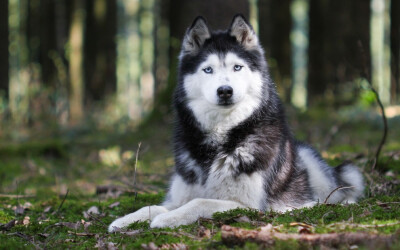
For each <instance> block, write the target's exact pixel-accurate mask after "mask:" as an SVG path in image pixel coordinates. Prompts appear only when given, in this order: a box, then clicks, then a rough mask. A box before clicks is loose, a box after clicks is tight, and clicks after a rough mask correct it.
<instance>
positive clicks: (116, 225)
mask: <svg viewBox="0 0 400 250" xmlns="http://www.w3.org/2000/svg"><path fill="white" fill-rule="evenodd" d="M131 223H132V221H131V220H127V219H126V218H125V217H122V218H119V219H116V220H115V221H113V222H112V223H111V224H110V226H108V232H109V233H113V232H117V231H119V230H120V229H122V228H125V227H127V226H129V224H131Z"/></svg>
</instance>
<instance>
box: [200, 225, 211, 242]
mask: <svg viewBox="0 0 400 250" xmlns="http://www.w3.org/2000/svg"><path fill="white" fill-rule="evenodd" d="M197 236H198V237H200V238H207V239H209V238H211V231H210V229H208V228H205V227H203V226H200V227H199V229H198V232H197Z"/></svg>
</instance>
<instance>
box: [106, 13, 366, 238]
mask: <svg viewBox="0 0 400 250" xmlns="http://www.w3.org/2000/svg"><path fill="white" fill-rule="evenodd" d="M179 59H180V64H179V79H178V85H177V87H176V90H175V96H174V107H175V111H176V126H175V137H174V149H175V163H176V166H175V173H174V175H173V177H172V180H171V185H170V189H169V191H168V194H167V197H166V199H165V201H164V203H163V204H162V205H160V206H150V207H144V208H142V209H139V210H138V211H136V212H135V213H131V214H128V215H126V216H124V217H122V218H119V219H117V220H115V221H114V222H113V223H112V224H111V225H110V227H109V231H110V232H112V231H114V230H115V229H116V228H123V227H126V226H128V225H129V224H131V223H133V222H135V221H145V220H150V221H151V224H150V226H151V227H153V228H154V227H171V226H179V225H185V224H190V223H193V222H195V221H196V220H197V219H198V218H200V217H205V218H210V217H211V216H212V214H213V213H215V212H221V211H226V210H229V209H233V208H238V207H248V208H255V209H259V210H262V211H266V210H276V211H286V210H289V209H293V208H301V207H306V206H312V205H314V204H316V203H318V202H323V201H324V200H325V199H326V198H327V196H328V195H329V194H330V193H331V192H332V191H333V190H334V189H335V188H337V187H339V186H347V187H351V188H348V189H340V190H337V191H336V192H334V193H333V194H332V195H331V197H330V198H329V202H331V203H339V202H341V203H347V202H348V203H353V202H356V201H357V199H358V198H359V197H361V196H362V193H363V189H364V187H363V186H364V185H363V178H362V176H361V174H360V172H359V171H358V170H357V168H356V167H354V166H352V165H348V164H343V165H341V166H338V167H336V168H332V167H330V166H328V165H327V163H326V162H325V161H324V160H323V159H322V158H321V157H320V155H319V154H318V153H317V152H316V151H315V150H314V149H312V148H311V147H309V146H307V145H305V144H302V143H299V142H296V141H295V140H294V139H293V136H292V134H291V132H290V130H289V128H288V125H287V122H286V118H285V114H284V110H283V107H282V104H281V101H280V100H279V98H278V95H277V92H276V89H275V86H274V83H273V82H272V81H271V79H270V76H269V73H268V70H267V63H266V61H265V59H264V54H263V50H262V48H261V46H260V44H259V42H258V38H257V36H256V34H255V32H254V31H253V29H252V27H251V26H250V24H249V23H248V22H247V21H246V20H245V19H244V17H243V16H241V15H237V16H235V17H234V18H233V21H232V24H231V26H230V28H229V29H228V30H226V31H217V32H213V33H212V32H210V30H209V29H208V26H207V24H206V22H205V20H204V19H203V18H202V17H198V18H197V19H195V21H194V22H193V25H192V26H191V27H190V28H189V29H188V31H187V33H186V35H185V38H184V41H183V44H182V51H181V54H180V57H179Z"/></svg>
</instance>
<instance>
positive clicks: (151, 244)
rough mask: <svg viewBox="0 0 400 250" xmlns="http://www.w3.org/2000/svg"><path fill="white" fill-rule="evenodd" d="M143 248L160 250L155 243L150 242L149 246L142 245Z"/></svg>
mask: <svg viewBox="0 0 400 250" xmlns="http://www.w3.org/2000/svg"><path fill="white" fill-rule="evenodd" d="M142 248H143V249H145V250H158V249H159V248H158V247H157V246H156V244H154V242H150V243H149V244H142Z"/></svg>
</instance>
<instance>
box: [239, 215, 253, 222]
mask: <svg viewBox="0 0 400 250" xmlns="http://www.w3.org/2000/svg"><path fill="white" fill-rule="evenodd" d="M235 221H236V222H251V220H250V219H249V217H247V216H241V217H239V218H236V219H235Z"/></svg>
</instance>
